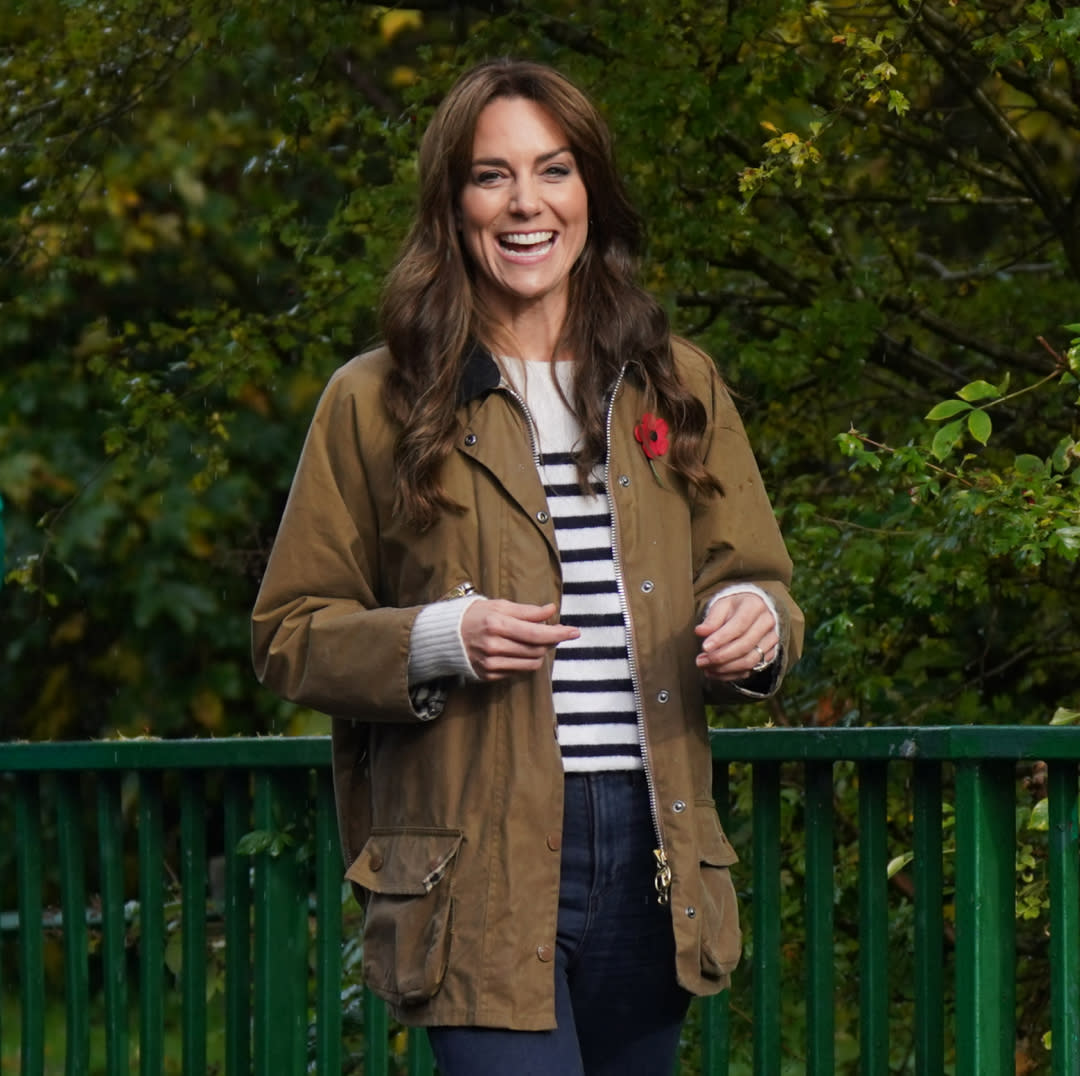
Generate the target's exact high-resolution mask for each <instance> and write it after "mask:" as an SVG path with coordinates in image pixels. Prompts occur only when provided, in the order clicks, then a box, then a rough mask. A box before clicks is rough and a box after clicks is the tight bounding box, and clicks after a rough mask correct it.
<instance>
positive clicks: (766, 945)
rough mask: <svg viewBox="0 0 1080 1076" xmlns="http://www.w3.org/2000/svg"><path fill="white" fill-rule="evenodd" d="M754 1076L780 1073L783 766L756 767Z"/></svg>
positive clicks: (754, 799) (760, 763) (767, 765)
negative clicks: (781, 796)
mask: <svg viewBox="0 0 1080 1076" xmlns="http://www.w3.org/2000/svg"><path fill="white" fill-rule="evenodd" d="M753 802H754V838H753V840H754V919H753V921H754V958H753V963H754V973H753V974H754V1072H755V1073H761V1074H762V1076H766V1074H771V1073H777V1072H779V1071H780V1039H781V1037H780V1026H781V1025H780V975H781V972H782V969H781V967H780V764H779V763H778V762H758V763H757V764H756V765H755V766H754V792H753Z"/></svg>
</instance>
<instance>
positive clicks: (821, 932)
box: [803, 762, 836, 1076]
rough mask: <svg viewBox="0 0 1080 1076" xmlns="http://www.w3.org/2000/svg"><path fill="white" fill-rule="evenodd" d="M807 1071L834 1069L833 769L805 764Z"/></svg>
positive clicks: (820, 1073)
mask: <svg viewBox="0 0 1080 1076" xmlns="http://www.w3.org/2000/svg"><path fill="white" fill-rule="evenodd" d="M805 801H806V803H805V807H804V822H803V831H804V833H805V837H806V894H805V901H806V987H805V989H806V1039H807V1043H806V1071H807V1073H808V1076H831V1074H832V1073H833V1071H834V1069H835V1064H836V1062H835V1044H834V1041H833V1040H834V1034H835V1028H834V1025H835V1019H834V1014H833V1005H834V997H833V964H834V962H835V958H834V956H833V767H832V763H831V762H808V763H807V764H806V795H805Z"/></svg>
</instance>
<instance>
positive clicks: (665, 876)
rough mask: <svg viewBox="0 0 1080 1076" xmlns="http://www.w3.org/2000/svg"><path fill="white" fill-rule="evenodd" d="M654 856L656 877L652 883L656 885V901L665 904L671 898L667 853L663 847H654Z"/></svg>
mask: <svg viewBox="0 0 1080 1076" xmlns="http://www.w3.org/2000/svg"><path fill="white" fill-rule="evenodd" d="M653 855H654V856H656V877H655V878H654V879H653V884H654V885H655V886H656V903H657V904H667V903H668V902H669V901H670V900H671V867H669V866H668V861H667V853H666V852H665V851H664V850H663V848H654V849H653Z"/></svg>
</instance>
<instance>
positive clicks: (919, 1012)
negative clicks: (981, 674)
mask: <svg viewBox="0 0 1080 1076" xmlns="http://www.w3.org/2000/svg"><path fill="white" fill-rule="evenodd" d="M914 778H915V820H914V834H913V843H914V852H915V861H914V866H915V871H914V873H915V1071H916V1072H917V1074H918V1076H939V1074H940V1073H942V1072H944V1071H945V977H944V976H943V975H942V974H941V968H942V961H943V960H944V956H945V954H944V941H945V929H944V928H945V916H944V912H943V910H942V906H941V902H942V893H943V890H944V877H943V870H942V860H941V855H942V839H941V763H940V762H916V763H915V764H914Z"/></svg>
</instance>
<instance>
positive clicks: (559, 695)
mask: <svg viewBox="0 0 1080 1076" xmlns="http://www.w3.org/2000/svg"><path fill="white" fill-rule="evenodd" d="M504 367H505V370H506V374H507V377H508V378H509V380H510V382H511V383H512V384H513V386H514V387H515V389H516V390H517V392H518V394H519V395H520V396H521V397H522V399H523V400H524V402H525V404H526V407H527V409H528V412H529V416H530V418H531V420H532V423H533V428H534V435H535V437H536V439H537V448H538V450H539V462H538V469H539V471H540V479H541V481H542V482H543V485H544V492H545V494H546V495H547V501H548V511H549V512H550V513H551V518H552V520H553V522H554V524H555V541H556V544H557V546H558V548H559V560H560V562H561V564H562V575H563V597H562V608H561V609H560V613H559V619H560V622H561V623H563V624H569V625H572V626H573V627H576V628H577V629H578V630H579V631H580V633H581V634H580V636H579V637H578V638H577V639H571V640H569V641H568V642H565V643H562V644H561V645H560V646H559V647H558V648H557V649H556V651H555V660H554V662H553V665H552V673H551V691H552V698H553V700H554V704H555V715H556V718H557V720H558V737H559V746H560V748H561V750H562V758H563V768H564V769H565V770H566V772H567V773H594V772H600V771H606V770H639V769H641V766H642V763H641V747H640V743H639V737H638V720H637V710H636V707H635V705H634V690H633V681H632V680H631V676H630V661H629V654H628V649H627V624H626V622H625V619H624V617H623V609H622V601H621V599H620V597H619V592H618V586H617V583H616V580H615V561H614V557H613V554H612V545H613V538H614V535H613V533H612V520H611V502H610V500H609V498H608V494H607V490H606V489H605V488H604V484H603V471H602V469H600V468H598V469H597V471H596V472H594V474H593V475H592V481H591V484H590V486H589V488H588V489H587V490H583V489H582V488H581V486H580V484H579V482H578V474H577V466H576V464H575V463H574V459H573V451H574V448H575V446H576V445H577V442H578V440H579V438H580V435H581V428H580V425H579V423H578V421H577V419H576V417H575V416H574V414H573V412H571V411H570V409H569V408H568V407H567V406H566V403H565V401H564V400H563V397H562V396H560V394H559V392H558V390H557V388H556V386H555V383H554V381H553V380H552V376H551V372H552V371H551V369H550V367H549V366H548V364H547V363H525V362H521V361H517V360H504ZM554 369H555V374H556V376H557V377H558V378H559V381H560V384H561V385H562V387H563V392H564V393H565V394H566V395H569V392H570V382H571V378H572V376H573V364H572V363H571V362H558V363H555V367H554Z"/></svg>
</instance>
